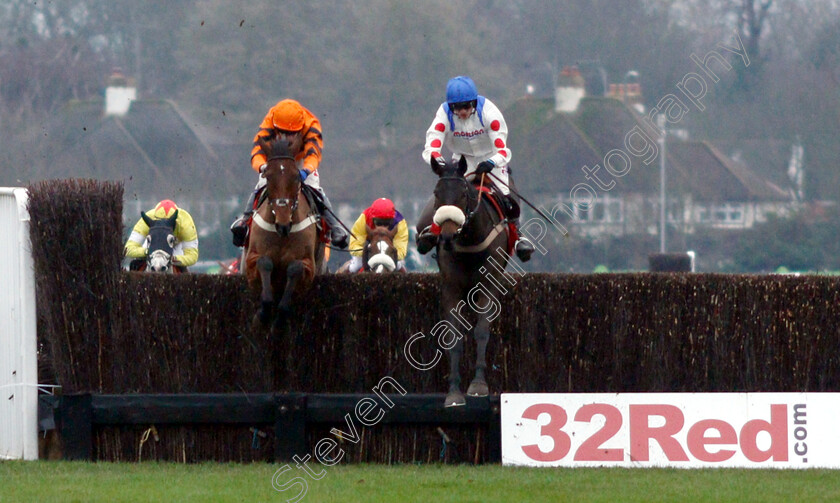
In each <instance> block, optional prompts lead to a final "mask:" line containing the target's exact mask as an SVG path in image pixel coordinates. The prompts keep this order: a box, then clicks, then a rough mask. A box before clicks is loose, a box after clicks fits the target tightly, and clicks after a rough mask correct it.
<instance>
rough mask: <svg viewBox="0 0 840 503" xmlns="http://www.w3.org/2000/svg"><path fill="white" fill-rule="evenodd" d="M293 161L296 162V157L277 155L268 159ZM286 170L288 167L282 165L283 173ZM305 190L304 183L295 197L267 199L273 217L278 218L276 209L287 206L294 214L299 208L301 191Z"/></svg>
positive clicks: (299, 186)
mask: <svg viewBox="0 0 840 503" xmlns="http://www.w3.org/2000/svg"><path fill="white" fill-rule="evenodd" d="M284 159H285V160H292V161H294V160H295V158H294V156H291V155H277V156H272V157H269V158H268V159H267V161H275V160H284ZM285 169H286V166H283V165H282V164H281V165H280V170H281V171H283V170H285ZM302 188H303V182H301V183H300V185H298V190H297V192H296V193H295V197H293V198H292V197H276V198H274V199H270V198H266V200H267V201H268V204H269V210H271V216H273V217H275V219H276V218H277V215H276V214H275V213H274V207H275V206H278V207H280V208H282V207H284V206H287V207H288V208H289V212H290V213H294V212H295V210H296V209H297V207H298V201H299V200H300V191H301V189H302Z"/></svg>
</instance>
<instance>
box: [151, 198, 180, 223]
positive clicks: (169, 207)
mask: <svg viewBox="0 0 840 503" xmlns="http://www.w3.org/2000/svg"><path fill="white" fill-rule="evenodd" d="M177 210H178V205H176V204H175V203H174V202H173V201H170V200H169V199H164V200H163V201H161V202H159V203H157V206H155V209H154V210H153V216H154V218H155V220H161V219H164V218H169V217H171V216H172V215H173V214H174V213H175V212H176V211H177Z"/></svg>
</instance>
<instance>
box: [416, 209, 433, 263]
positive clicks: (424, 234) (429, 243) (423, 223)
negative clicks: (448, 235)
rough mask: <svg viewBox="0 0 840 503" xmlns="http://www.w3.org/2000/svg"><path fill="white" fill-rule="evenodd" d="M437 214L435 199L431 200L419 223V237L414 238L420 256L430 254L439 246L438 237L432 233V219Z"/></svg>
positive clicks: (421, 213) (422, 212)
mask: <svg viewBox="0 0 840 503" xmlns="http://www.w3.org/2000/svg"><path fill="white" fill-rule="evenodd" d="M434 212H435V199H434V197H433V198H431V199H429V201H428V202H427V203H426V206H424V207H423V211H421V212H420V218H419V220H418V221H417V235H416V236H415V237H414V240H415V243H416V244H417V252H418V253H420V255H425V254H427V253H429V252H430V251H431V250H432V249H433V248H434V247H435V246H437V242H438V237H437V235H436V234H433V233H432V230H431V229H432V219H433V218H434Z"/></svg>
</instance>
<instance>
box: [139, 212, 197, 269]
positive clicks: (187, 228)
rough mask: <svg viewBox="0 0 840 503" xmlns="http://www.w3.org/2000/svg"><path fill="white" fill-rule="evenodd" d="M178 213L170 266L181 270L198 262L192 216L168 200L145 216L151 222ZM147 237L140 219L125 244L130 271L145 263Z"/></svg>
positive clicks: (144, 225)
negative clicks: (129, 260) (129, 259)
mask: <svg viewBox="0 0 840 503" xmlns="http://www.w3.org/2000/svg"><path fill="white" fill-rule="evenodd" d="M176 211H177V212H178V218H177V219H176V220H175V246H174V247H173V248H174V250H173V252H172V264H173V265H175V266H177V267H180V268H182V270H183V269H185V268H187V267H189V266H191V265H193V264H195V263H196V262H198V232H197V231H196V230H195V223H194V222H193V219H192V215H190V214H189V213H188V212H187V210H185V209H184V208H179V207H178V206H177V205H176V204H175V203H174V202H172V201H170V200H169V199H164V200H163V201H161V202H159V203H157V205H156V206H155V207H154V208H152V209H151V210H149V211H147V212H146V216H147V217H149V218H151V219H152V220H163V219H165V218H169V217H171V216H172V215H173V214H174V213H175V212H176ZM148 235H149V226H148V225H146V222H144V221H143V219H142V218H141V219H140V220H138V221H137V223H136V224H135V225H134V229H132V231H131V235H129V236H128V241H126V242H125V256H126V257H128V258H131V259H134V260H132V261H131V266H129V268H130V269H132V270H136V269H137V267H138V266H139V265H142V264H143V263H144V262H145V261H146V254H147V253H148V250H146V248H145V247H144V243H145V241H146V236H148Z"/></svg>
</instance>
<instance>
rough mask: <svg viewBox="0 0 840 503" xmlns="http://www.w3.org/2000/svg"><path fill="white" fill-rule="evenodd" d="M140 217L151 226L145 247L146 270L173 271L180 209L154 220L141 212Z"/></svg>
mask: <svg viewBox="0 0 840 503" xmlns="http://www.w3.org/2000/svg"><path fill="white" fill-rule="evenodd" d="M140 217H141V218H142V219H143V221H144V222H146V225H148V226H149V234H148V235H147V236H146V242H145V244H144V247H145V248H146V250H147V255H146V270H148V271H151V272H171V271H172V252H173V251H174V249H175V221H176V220H177V219H178V210H175V213H173V214H172V216H171V217H169V218H165V219H160V220H154V219H152V218H149V217H148V216H147V215H146V214H145V213H143V212H140Z"/></svg>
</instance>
